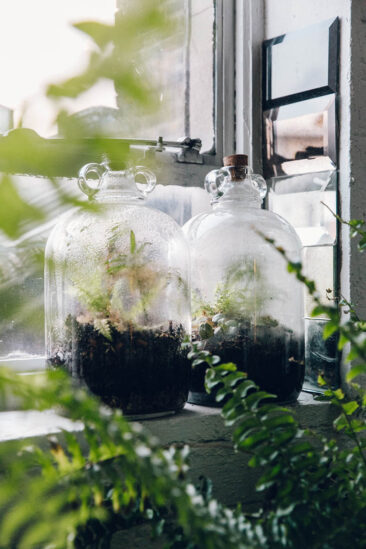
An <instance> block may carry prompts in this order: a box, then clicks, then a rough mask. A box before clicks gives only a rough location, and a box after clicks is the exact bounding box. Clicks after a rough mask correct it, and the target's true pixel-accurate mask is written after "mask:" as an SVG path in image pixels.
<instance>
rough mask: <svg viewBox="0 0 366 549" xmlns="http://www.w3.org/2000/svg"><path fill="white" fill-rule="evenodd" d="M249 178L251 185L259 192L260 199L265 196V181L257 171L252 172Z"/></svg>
mask: <svg viewBox="0 0 366 549" xmlns="http://www.w3.org/2000/svg"><path fill="white" fill-rule="evenodd" d="M250 178H251V180H252V182H253V185H254V187H255V188H256V189H257V191H258V192H259V196H260V197H261V200H263V199H264V197H265V196H266V194H267V183H266V180H265V179H264V178H263V177H262V176H261V175H259V174H257V173H252V174H251V175H250Z"/></svg>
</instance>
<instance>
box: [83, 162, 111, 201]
mask: <svg viewBox="0 0 366 549" xmlns="http://www.w3.org/2000/svg"><path fill="white" fill-rule="evenodd" d="M106 171H107V168H106V166H105V165H104V164H98V163H97V162H91V163H90V164H85V166H83V167H82V168H81V170H80V171H79V177H78V186H79V189H80V190H81V191H82V192H83V193H84V194H86V195H87V196H88V197H89V198H93V196H94V195H95V194H96V193H97V192H98V191H99V187H100V184H101V181H102V177H103V175H104V174H105V172H106ZM89 173H95V174H97V176H98V180H97V186H96V187H91V186H90V185H89V183H88V174H89Z"/></svg>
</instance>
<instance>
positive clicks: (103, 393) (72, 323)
mask: <svg viewBox="0 0 366 549" xmlns="http://www.w3.org/2000/svg"><path fill="white" fill-rule="evenodd" d="M91 173H97V174H98V177H99V185H98V189H97V191H96V190H94V189H92V188H91V187H90V178H89V174H91ZM137 174H139V175H140V176H141V175H142V176H144V177H146V180H147V184H146V185H144V186H142V187H143V189H142V188H141V185H138V186H137V185H136V184H135V176H136V175H137ZM155 183H156V179H155V176H154V174H153V173H152V172H150V171H148V170H146V169H144V168H141V167H139V168H137V169H136V170H135V169H122V170H119V169H118V170H116V169H115V168H113V169H110V168H109V167H108V166H106V165H100V164H88V165H87V166H85V167H84V168H83V169H82V170H81V172H80V178H79V185H80V187H81V189H82V190H83V191H84V192H85V193H86V194H88V195H89V196H95V204H96V205H97V210H96V211H85V210H79V209H76V210H73V211H71V212H70V213H68V214H66V215H65V216H64V217H62V218H61V219H60V221H59V222H58V223H57V225H56V226H55V228H54V229H53V231H52V233H51V235H50V237H49V239H48V242H47V246H46V266H45V267H46V270H45V305H46V354H47V361H48V364H49V365H50V366H51V367H53V368H63V369H66V370H67V371H69V372H70V373H71V374H72V376H73V377H74V378H75V379H77V380H80V381H83V382H84V383H85V384H86V385H87V386H88V387H89V389H90V390H91V391H92V392H93V393H95V394H96V395H98V396H99V397H100V398H101V399H102V401H103V402H105V403H106V404H107V405H110V406H112V407H118V408H121V409H122V410H123V412H124V413H125V414H129V415H134V416H140V415H144V416H146V415H149V416H151V415H157V414H159V415H161V414H165V413H172V412H174V411H177V410H179V409H181V408H182V407H183V406H184V404H185V402H186V400H187V396H188V383H189V377H190V371H191V366H190V361H189V360H188V359H187V356H186V354H187V352H186V351H185V350H184V349H183V348H182V346H181V344H182V342H183V340H184V338H185V336H186V335H188V334H190V325H191V318H190V286H189V250H188V246H187V244H186V242H185V239H184V236H183V232H182V229H181V228H180V227H179V226H178V224H177V223H176V222H175V221H174V220H173V219H172V218H171V217H170V216H168V215H166V214H164V213H162V212H160V211H158V210H155V209H153V208H151V207H147V206H146V205H145V201H144V198H145V195H146V194H147V193H149V192H151V191H152V190H153V189H154V187H155Z"/></svg>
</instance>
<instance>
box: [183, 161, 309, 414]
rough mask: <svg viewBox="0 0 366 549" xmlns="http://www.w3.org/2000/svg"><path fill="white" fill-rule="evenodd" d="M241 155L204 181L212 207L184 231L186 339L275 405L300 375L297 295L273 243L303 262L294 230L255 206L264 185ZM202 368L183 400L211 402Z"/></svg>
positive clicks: (289, 397) (288, 396) (289, 396)
mask: <svg viewBox="0 0 366 549" xmlns="http://www.w3.org/2000/svg"><path fill="white" fill-rule="evenodd" d="M246 162H247V158H246V156H245V155H232V156H230V157H226V158H225V166H226V167H225V168H222V169H220V170H214V171H213V172H210V173H209V174H208V176H207V177H206V187H207V189H208V190H209V191H210V192H211V193H212V194H213V196H214V201H213V209H212V211H211V212H209V213H203V214H200V215H198V216H196V217H194V218H193V219H191V220H190V221H189V222H188V223H187V224H186V225H185V227H184V230H185V233H186V235H187V238H188V241H189V244H190V248H191V264H192V338H193V340H194V341H196V342H199V344H200V346H201V347H202V348H203V349H204V350H208V351H210V352H211V353H213V354H215V355H218V356H220V358H221V360H222V361H223V362H233V363H235V364H236V365H237V366H238V367H239V369H241V370H244V371H246V372H248V375H249V377H250V378H251V379H254V381H255V382H257V383H258V384H259V385H260V386H261V388H262V389H264V390H267V391H268V392H271V393H273V394H275V395H277V396H278V398H279V399H280V400H281V401H293V400H296V398H297V397H298V395H299V393H300V391H301V387H302V383H303V378H304V326H303V290H302V286H301V284H300V283H299V282H298V281H297V279H296V277H295V276H294V275H293V274H290V273H289V272H288V271H287V268H286V261H285V259H284V258H283V257H282V255H281V254H280V253H279V252H278V251H277V250H276V249H275V247H274V246H273V244H271V243H269V242H268V241H266V240H265V238H269V239H272V240H273V241H274V242H275V244H276V245H277V246H280V247H281V248H283V249H284V250H285V251H286V253H287V256H288V258H289V259H290V260H291V261H294V262H298V261H300V258H301V244H300V241H299V238H298V236H297V235H296V232H295V230H294V229H293V228H292V226H291V225H290V224H289V223H288V222H287V221H285V220H284V219H283V218H281V217H280V216H279V215H277V214H275V213H273V212H270V211H268V210H263V209H261V203H262V200H263V197H264V195H265V194H266V183H265V181H264V179H263V178H262V177H261V176H257V175H255V174H253V173H252V172H251V170H250V168H248V167H247V166H246ZM204 374H205V367H204V365H202V364H198V365H196V366H195V367H194V368H193V375H192V383H191V392H190V397H189V401H190V402H194V403H196V404H198V403H201V404H212V403H213V397H212V396H211V395H206V394H205V390H204Z"/></svg>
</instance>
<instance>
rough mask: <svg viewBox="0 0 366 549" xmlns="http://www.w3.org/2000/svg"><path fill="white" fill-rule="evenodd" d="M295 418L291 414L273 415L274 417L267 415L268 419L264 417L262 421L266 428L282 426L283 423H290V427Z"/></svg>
mask: <svg viewBox="0 0 366 549" xmlns="http://www.w3.org/2000/svg"><path fill="white" fill-rule="evenodd" d="M295 423H296V422H295V420H294V418H293V416H292V415H290V414H285V415H281V416H275V417H269V418H268V419H265V420H264V421H263V424H264V425H265V426H266V427H267V428H268V429H275V428H276V427H280V426H284V425H291V427H292V426H293V425H294V424H295Z"/></svg>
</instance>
